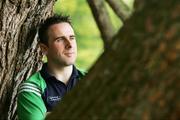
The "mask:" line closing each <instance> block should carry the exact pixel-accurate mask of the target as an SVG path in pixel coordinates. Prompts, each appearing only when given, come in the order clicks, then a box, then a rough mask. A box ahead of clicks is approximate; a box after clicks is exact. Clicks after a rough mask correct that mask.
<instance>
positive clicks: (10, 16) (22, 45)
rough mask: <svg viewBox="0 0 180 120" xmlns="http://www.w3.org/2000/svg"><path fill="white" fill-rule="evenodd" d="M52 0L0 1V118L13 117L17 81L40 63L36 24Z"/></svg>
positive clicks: (47, 14)
mask: <svg viewBox="0 0 180 120" xmlns="http://www.w3.org/2000/svg"><path fill="white" fill-rule="evenodd" d="M53 4H54V1H53V0H43V1H42V0H1V1H0V59H1V60H0V73H1V74H0V119H2V120H4V119H9V120H10V119H16V94H17V88H18V86H19V84H20V83H21V82H22V81H23V80H25V79H26V78H27V77H29V75H31V74H32V73H33V72H35V71H36V70H38V69H39V68H40V67H41V62H40V59H41V55H40V53H39V48H38V47H37V34H36V33H37V25H38V24H39V23H40V21H42V20H43V19H45V18H47V17H48V16H50V15H52V7H53Z"/></svg>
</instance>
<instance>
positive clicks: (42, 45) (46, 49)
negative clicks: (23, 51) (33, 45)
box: [39, 43, 48, 55]
mask: <svg viewBox="0 0 180 120" xmlns="http://www.w3.org/2000/svg"><path fill="white" fill-rule="evenodd" d="M39 47H40V48H41V51H42V53H43V55H47V53H48V46H47V45H45V44H43V43H39Z"/></svg>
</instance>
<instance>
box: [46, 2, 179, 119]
mask: <svg viewBox="0 0 180 120" xmlns="http://www.w3.org/2000/svg"><path fill="white" fill-rule="evenodd" d="M136 5H137V6H136V8H135V10H136V11H135V13H134V14H133V16H132V17H131V18H130V19H128V20H127V21H126V22H125V23H124V27H123V28H122V29H121V30H120V31H119V33H118V34H117V35H116V36H114V38H113V41H112V43H111V44H110V45H109V48H108V49H106V50H105V52H104V53H103V55H102V56H101V57H100V58H99V60H98V61H97V63H96V64H95V65H94V66H93V67H92V69H91V70H90V71H89V74H88V75H87V76H86V78H85V80H82V81H80V83H79V84H78V86H77V87H76V88H75V89H74V90H73V91H72V92H71V93H69V94H67V96H66V97H65V98H64V99H63V101H62V102H61V103H60V104H59V106H58V107H57V108H55V110H54V111H53V113H52V114H50V115H49V116H48V117H47V119H48V120H53V119H61V120H67V119H73V120H76V119H77V120H89V119H92V120H99V119H103V120H104V119H105V120H106V119H108V120H117V119H118V120H120V119H122V120H134V119H135V120H179V119H180V94H179V90H180V71H179V68H180V54H179V52H180V35H179V32H180V23H179V20H180V14H179V11H180V1H179V0H169V1H164V0H136ZM97 12H98V11H97Z"/></svg>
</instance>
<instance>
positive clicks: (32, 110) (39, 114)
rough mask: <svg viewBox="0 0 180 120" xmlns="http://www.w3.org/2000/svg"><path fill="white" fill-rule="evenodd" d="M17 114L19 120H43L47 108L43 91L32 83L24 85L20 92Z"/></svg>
mask: <svg viewBox="0 0 180 120" xmlns="http://www.w3.org/2000/svg"><path fill="white" fill-rule="evenodd" d="M17 114H18V119H19V120H43V119H44V118H45V115H46V107H45V105H44V101H43V99H42V97H41V91H40V90H39V89H38V87H36V86H35V85H34V84H32V83H23V84H22V85H20V87H19V90H18V99H17Z"/></svg>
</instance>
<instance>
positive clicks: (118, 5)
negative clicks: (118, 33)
mask: <svg viewBox="0 0 180 120" xmlns="http://www.w3.org/2000/svg"><path fill="white" fill-rule="evenodd" d="M106 2H107V3H108V4H109V5H110V6H111V8H112V9H113V11H114V12H115V13H116V15H117V16H118V17H119V18H120V19H121V20H122V21H123V22H124V21H125V20H126V19H127V18H128V17H129V16H130V14H131V10H130V8H129V7H128V6H127V5H126V4H125V3H124V2H123V1H122V0H106Z"/></svg>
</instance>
